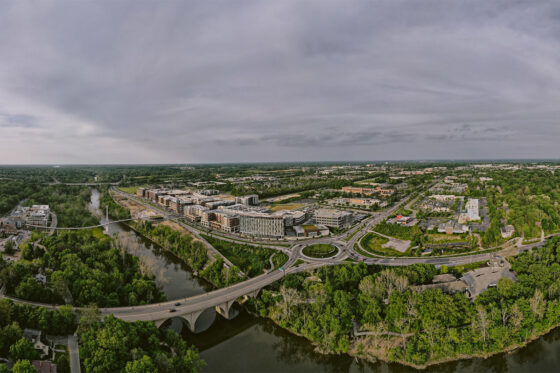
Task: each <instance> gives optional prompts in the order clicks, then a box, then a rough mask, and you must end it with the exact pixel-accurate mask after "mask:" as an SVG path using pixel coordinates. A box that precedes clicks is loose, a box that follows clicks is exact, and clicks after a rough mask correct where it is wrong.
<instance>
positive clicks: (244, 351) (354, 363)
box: [91, 189, 560, 373]
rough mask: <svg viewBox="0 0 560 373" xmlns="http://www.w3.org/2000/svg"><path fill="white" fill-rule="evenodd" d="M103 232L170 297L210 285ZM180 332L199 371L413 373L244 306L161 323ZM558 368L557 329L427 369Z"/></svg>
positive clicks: (149, 249) (517, 371)
mask: <svg viewBox="0 0 560 373" xmlns="http://www.w3.org/2000/svg"><path fill="white" fill-rule="evenodd" d="M91 202H92V203H91V209H92V211H93V212H94V213H95V214H96V215H97V216H99V217H100V218H101V221H102V222H104V218H103V217H102V216H103V214H102V213H101V211H100V210H99V192H98V191H97V190H95V189H94V190H93V191H92V197H91ZM109 227H110V229H109V234H111V235H112V234H118V233H121V232H129V234H130V235H131V236H133V237H134V239H135V240H136V243H137V244H135V245H134V254H135V255H137V256H139V257H140V258H141V259H142V261H143V263H145V264H146V265H148V267H149V269H150V271H151V272H152V273H153V274H154V276H155V280H156V282H157V284H158V285H160V286H161V287H162V290H163V291H164V293H165V294H166V296H167V298H168V299H170V300H173V299H178V298H183V297H188V296H191V295H196V294H201V293H203V292H205V291H208V290H210V289H211V288H212V287H211V285H210V284H208V283H207V282H205V281H203V280H201V279H199V278H197V277H194V276H193V275H192V273H191V271H190V270H189V268H188V267H187V266H186V265H184V264H183V263H182V261H180V260H179V259H178V258H176V257H175V256H173V255H172V254H169V253H167V252H166V251H164V250H161V249H160V248H158V247H157V246H156V245H154V244H152V243H151V242H150V241H149V240H147V239H145V238H143V237H141V236H139V235H137V234H136V233H135V232H134V231H132V230H131V229H130V228H129V227H128V226H126V225H124V224H120V223H117V224H111V225H110V226H109ZM166 326H168V327H171V328H173V329H174V330H176V331H179V332H181V335H182V336H183V338H185V339H186V340H187V342H188V343H190V344H192V345H194V346H196V347H197V348H198V350H199V351H200V356H201V358H203V359H204V360H205V361H206V363H207V367H206V368H205V369H204V370H203V372H351V373H354V372H356V373H357V372H375V373H408V372H418V371H417V370H415V369H412V368H408V367H405V366H402V365H399V364H387V363H383V362H378V363H368V362H364V361H360V360H357V359H354V358H351V357H349V356H347V355H342V356H334V355H322V354H319V353H316V352H315V351H314V348H313V346H312V345H311V343H309V342H308V341H307V340H306V339H304V338H302V337H298V336H295V335H293V334H291V333H289V332H287V331H285V330H284V329H282V328H280V327H278V326H276V325H275V324H274V323H272V322H271V321H270V320H266V319H261V318H257V317H254V316H251V315H249V314H248V313H247V312H245V311H244V310H239V314H238V316H237V317H236V318H234V319H233V320H225V319H224V318H222V317H221V316H217V314H216V312H215V311H214V310H213V309H209V310H206V311H205V312H204V313H203V314H202V315H201V317H200V318H199V320H198V321H197V324H196V333H192V332H190V331H189V330H188V328H186V327H183V324H182V320H181V319H178V318H175V319H172V320H171V321H170V322H168V323H166V324H164V327H166ZM558 371H560V329H555V330H554V331H552V332H551V333H549V334H547V335H546V336H544V337H542V338H539V339H538V340H536V341H534V342H532V343H530V344H529V345H528V346H527V347H525V348H522V349H520V350H517V351H514V352H512V353H510V354H499V355H495V356H493V357H491V358H488V359H470V360H464V361H458V362H451V363H446V364H441V365H437V366H432V367H430V368H428V369H426V370H425V372H429V373H440V372H441V373H443V372H446V373H447V372H454V373H470V372H495V373H498V372H514V373H534V372H539V373H545V372H558Z"/></svg>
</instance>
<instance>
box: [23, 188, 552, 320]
mask: <svg viewBox="0 0 560 373" xmlns="http://www.w3.org/2000/svg"><path fill="white" fill-rule="evenodd" d="M119 192H120V191H119ZM120 193H123V194H124V195H126V196H127V198H133V196H131V195H129V194H127V193H124V192H120ZM133 199H134V200H135V201H136V202H138V203H140V204H142V205H144V206H145V207H148V208H151V209H156V208H155V207H154V206H152V205H150V204H147V203H145V202H143V201H141V200H139V199H137V198H135V197H134V198H133ZM408 200H409V198H405V199H403V200H401V201H399V202H398V203H396V204H395V205H394V206H393V207H391V208H389V209H387V210H386V211H383V212H380V213H377V214H375V215H373V216H372V217H370V218H367V219H366V220H365V221H364V222H362V223H361V224H359V225H358V226H357V227H354V228H353V229H351V230H349V231H348V232H345V233H343V234H341V235H338V236H332V237H326V238H320V239H316V240H313V241H311V242H301V241H299V242H295V243H294V245H293V246H292V247H291V248H290V249H287V248H285V247H275V248H276V249H278V250H281V251H288V252H289V254H290V257H289V259H288V261H287V262H286V263H285V264H284V270H272V271H270V272H268V273H265V274H263V275H260V276H257V277H254V278H251V279H248V280H246V281H244V282H241V283H237V284H235V285H232V286H229V287H227V288H222V289H217V290H214V291H211V292H208V293H205V294H201V295H197V296H194V297H190V298H184V299H180V300H174V301H168V302H162V303H155V304H149V305H143V306H135V307H116V308H102V309H100V311H101V313H102V314H104V315H108V314H113V315H115V317H118V318H120V319H123V320H126V321H137V320H140V321H156V320H165V319H168V318H171V317H173V316H176V315H186V314H190V313H197V312H202V311H203V310H205V309H207V308H212V307H216V306H219V305H220V304H223V303H227V302H230V301H234V300H236V299H238V298H240V297H243V296H245V295H249V294H251V293H254V292H257V291H258V290H260V289H262V288H263V287H265V286H268V285H270V284H272V283H273V282H275V281H277V280H279V279H281V278H282V277H283V276H284V275H286V274H290V273H297V272H301V271H308V270H310V269H314V268H318V267H321V266H325V265H340V264H348V263H349V262H347V261H345V259H347V258H348V257H351V258H352V259H355V260H356V261H355V262H352V263H353V264H357V263H359V262H363V263H366V264H375V265H383V266H407V265H411V264H418V263H423V264H433V265H436V266H441V265H446V266H448V267H452V266H457V265H464V264H469V263H474V262H480V261H486V260H488V259H490V258H491V257H492V256H494V255H495V253H494V252H488V253H480V254H472V255H465V256H442V257H409V258H403V257H393V258H391V257H380V258H370V257H365V256H362V255H360V254H358V253H356V252H355V251H354V245H355V244H356V243H357V242H358V241H359V240H360V239H361V238H362V237H363V234H365V232H368V231H370V230H371V228H372V227H373V226H375V225H376V224H378V223H379V222H381V221H383V220H385V219H387V218H388V217H389V216H390V215H391V214H393V213H394V212H395V211H396V210H397V209H399V208H400V207H401V206H402V205H403V204H404V203H406V202H407V201H408ZM157 211H158V212H159V213H161V214H162V215H163V216H164V217H165V218H167V219H170V220H173V221H175V222H176V223H178V224H180V225H181V226H183V227H184V228H185V229H188V230H189V231H190V232H192V233H193V235H195V237H197V238H199V239H200V240H201V241H203V242H205V243H206V244H207V245H208V247H210V248H211V250H216V249H215V248H213V247H212V246H211V245H210V244H208V243H207V242H206V241H205V240H204V239H203V238H202V237H200V235H199V232H198V231H197V230H196V229H194V228H193V227H190V226H188V225H186V224H183V223H182V222H181V221H179V220H178V219H177V217H175V216H173V215H172V214H169V213H168V212H166V211H163V210H161V209H157ZM354 233H355V234H354ZM352 234H354V235H353V236H352V237H351V238H350V239H349V240H348V241H344V240H343V239H344V238H348V237H349V236H350V235H352ZM553 236H556V235H550V236H547V237H545V238H546V239H549V238H551V237H553ZM545 242H546V241H541V242H536V243H533V244H530V245H524V246H521V247H519V248H517V252H518V253H521V252H523V251H527V250H531V249H533V248H537V247H541V246H542V245H544V243H545ZM309 243H328V244H332V245H335V246H336V247H337V248H338V249H339V252H338V253H337V254H336V255H335V256H334V257H332V258H325V259H312V258H307V257H304V256H302V253H301V251H302V250H303V248H304V247H305V246H306V245H308V244H309ZM216 251H217V250H216ZM218 253H219V252H218ZM219 255H221V254H219ZM299 259H303V260H304V261H305V263H303V264H300V265H298V266H294V264H295V262H296V261H297V260H299ZM14 301H16V302H18V303H26V304H31V305H36V306H47V307H48V308H54V306H52V305H43V304H39V303H33V302H27V301H22V300H15V299H14ZM77 310H79V309H77ZM172 310H173V311H172Z"/></svg>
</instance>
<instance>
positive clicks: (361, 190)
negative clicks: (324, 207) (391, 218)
mask: <svg viewBox="0 0 560 373" xmlns="http://www.w3.org/2000/svg"><path fill="white" fill-rule="evenodd" d="M342 191H343V192H345V193H353V194H362V195H364V196H370V195H372V194H380V195H382V196H384V197H389V196H391V195H393V194H394V193H395V190H394V189H384V188H381V187H376V188H362V187H342Z"/></svg>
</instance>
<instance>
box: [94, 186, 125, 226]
mask: <svg viewBox="0 0 560 373" xmlns="http://www.w3.org/2000/svg"><path fill="white" fill-rule="evenodd" d="M99 208H100V209H101V211H102V212H104V211H105V209H106V208H107V211H108V212H109V218H111V219H113V220H125V219H130V211H129V210H128V209H127V208H125V207H122V206H121V205H119V204H118V203H116V202H115V201H114V200H113V197H112V196H111V194H110V193H109V188H108V187H101V188H100V196H99Z"/></svg>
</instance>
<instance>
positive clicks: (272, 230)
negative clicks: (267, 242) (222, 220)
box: [239, 212, 284, 238]
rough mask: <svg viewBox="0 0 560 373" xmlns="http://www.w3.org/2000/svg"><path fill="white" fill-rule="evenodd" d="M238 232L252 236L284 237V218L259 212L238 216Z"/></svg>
mask: <svg viewBox="0 0 560 373" xmlns="http://www.w3.org/2000/svg"><path fill="white" fill-rule="evenodd" d="M239 231H240V232H241V233H244V234H250V235H253V236H261V237H271V238H280V237H284V217H283V216H282V215H272V214H266V213H259V212H243V213H240V214H239Z"/></svg>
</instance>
